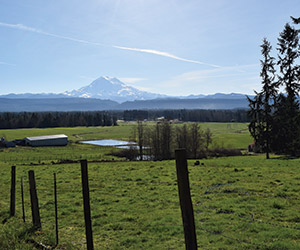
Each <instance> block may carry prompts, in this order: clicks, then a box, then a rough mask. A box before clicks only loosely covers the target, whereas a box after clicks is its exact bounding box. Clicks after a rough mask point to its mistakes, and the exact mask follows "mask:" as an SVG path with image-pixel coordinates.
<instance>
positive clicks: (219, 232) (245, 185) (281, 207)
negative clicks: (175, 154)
mask: <svg viewBox="0 0 300 250" xmlns="http://www.w3.org/2000/svg"><path fill="white" fill-rule="evenodd" d="M201 126H202V128H205V127H206V126H209V127H210V128H211V129H212V131H213V133H214V136H215V140H219V141H218V142H217V143H222V140H224V144H225V142H228V141H231V144H232V146H233V147H239V148H245V147H246V146H247V143H249V141H251V138H249V134H247V132H246V131H245V128H246V126H247V125H246V124H201ZM131 128H132V124H129V125H128V124H122V126H119V127H115V128H74V129H70V128H67V129H65V128H64V129H63V128H61V129H51V130H50V129H49V130H48V129H46V130H34V129H33V130H15V131H13V130H11V131H10V130H7V131H3V130H2V131H1V133H2V134H3V133H5V135H6V137H7V138H15V137H17V138H18V137H20V138H22V137H25V136H32V135H42V134H49V133H50V132H53V133H52V134H55V133H65V134H67V135H69V136H70V137H71V139H72V140H73V141H75V140H78V139H80V140H81V138H82V139H100V138H116V139H126V138H127V136H128V133H129V132H130V130H131ZM238 131H240V132H238ZM78 136H80V137H81V138H78ZM246 138H248V139H246ZM247 140H248V141H247ZM237 145H238V146H237ZM110 151H111V149H109V148H103V147H96V146H89V145H82V144H76V143H71V144H70V145H69V146H67V147H44V148H25V147H24V148H23V147H18V148H13V149H4V150H3V149H2V152H0V159H1V160H0V171H1V175H0V193H1V199H0V219H1V221H4V220H6V223H4V224H1V225H0V235H1V237H0V249H32V248H33V247H32V245H31V244H28V243H25V241H26V239H29V238H30V239H34V240H35V241H37V242H43V243H44V244H46V245H54V244H55V232H54V230H55V225H54V198H53V173H54V172H55V173H57V186H58V220H59V236H60V243H59V245H58V247H57V249H85V248H86V246H85V231H84V217H83V208H82V207H83V205H82V191H81V177H80V164H79V163H75V164H51V162H52V161H53V162H54V163H56V162H57V161H58V159H59V158H60V157H61V158H62V159H64V158H65V159H78V158H88V159H91V160H93V159H95V158H97V157H98V159H100V160H101V159H102V160H103V159H107V160H108V159H110V160H111V157H110V156H105V153H107V152H110ZM115 160H117V159H116V158H115ZM121 160H122V161H114V162H94V163H89V165H88V166H89V182H90V198H91V213H92V224H93V232H94V244H95V249H184V248H185V247H184V235H183V228H182V221H181V212H180V207H179V202H178V191H177V183H176V170H175V162H174V161H158V162H127V161H124V160H123V159H121ZM194 162H195V160H191V161H189V172H190V185H191V193H192V200H193V204H194V212H195V220H196V230H197V240H198V245H199V248H200V249H299V245H300V225H299V223H300V213H299V207H300V199H299V197H298V193H299V191H300V187H299V179H300V177H299V176H300V169H299V165H300V160H299V159H287V158H283V157H275V156H272V159H270V160H265V159H264V156H259V155H258V156H242V157H228V158H216V159H207V160H200V163H201V164H200V166H194ZM11 165H16V166H17V197H16V216H15V217H14V218H8V211H9V195H10V166H11ZM29 170H34V171H35V176H36V182H37V190H38V198H39V205H40V213H41V220H42V230H40V231H36V232H31V231H30V226H31V212H30V200H29V192H28V171H29ZM21 177H22V178H23V180H24V191H25V210H26V223H23V222H22V212H21V211H22V210H21V195H20V178H21Z"/></svg>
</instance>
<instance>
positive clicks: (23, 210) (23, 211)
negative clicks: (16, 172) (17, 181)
mask: <svg viewBox="0 0 300 250" xmlns="http://www.w3.org/2000/svg"><path fill="white" fill-rule="evenodd" d="M21 198H22V218H23V221H24V222H25V205H24V189H23V178H22V177H21Z"/></svg>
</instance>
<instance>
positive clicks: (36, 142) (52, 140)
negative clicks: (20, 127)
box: [24, 134, 68, 147]
mask: <svg viewBox="0 0 300 250" xmlns="http://www.w3.org/2000/svg"><path fill="white" fill-rule="evenodd" d="M24 140H25V144H26V145H28V146H32V147H41V146H66V145H67V144H68V136H66V135H64V134H61V135H46V136H34V137H26V138H25V139H24Z"/></svg>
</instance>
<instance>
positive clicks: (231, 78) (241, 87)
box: [153, 64, 260, 95]
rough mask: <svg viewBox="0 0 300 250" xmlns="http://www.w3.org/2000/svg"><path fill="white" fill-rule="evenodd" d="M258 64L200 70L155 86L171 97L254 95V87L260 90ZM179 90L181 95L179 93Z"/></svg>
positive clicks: (177, 76)
mask: <svg viewBox="0 0 300 250" xmlns="http://www.w3.org/2000/svg"><path fill="white" fill-rule="evenodd" d="M259 82H260V79H259V69H258V64H253V65H243V66H235V67H222V68H216V69H211V70H198V71H192V72H186V73H183V74H180V75H176V76H174V77H172V78H171V79H169V80H167V81H164V82H161V83H160V84H159V86H153V88H154V87H156V88H157V89H159V90H160V92H161V93H169V94H171V95H189V94H213V93H217V92H222V93H232V92H235V93H236V92H238V93H244V94H251V93H253V87H254V86H255V88H257V87H258V88H259ZM178 89H180V90H181V93H178Z"/></svg>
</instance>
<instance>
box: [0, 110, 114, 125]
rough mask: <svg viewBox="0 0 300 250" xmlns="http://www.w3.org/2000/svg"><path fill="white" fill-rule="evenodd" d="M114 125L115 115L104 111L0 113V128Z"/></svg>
mask: <svg viewBox="0 0 300 250" xmlns="http://www.w3.org/2000/svg"><path fill="white" fill-rule="evenodd" d="M116 125H117V117H116V116H115V115H114V114H112V113H108V112H104V111H101V112H21V113H8V112H6V113H0V129H16V128H52V127H76V126H116Z"/></svg>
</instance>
